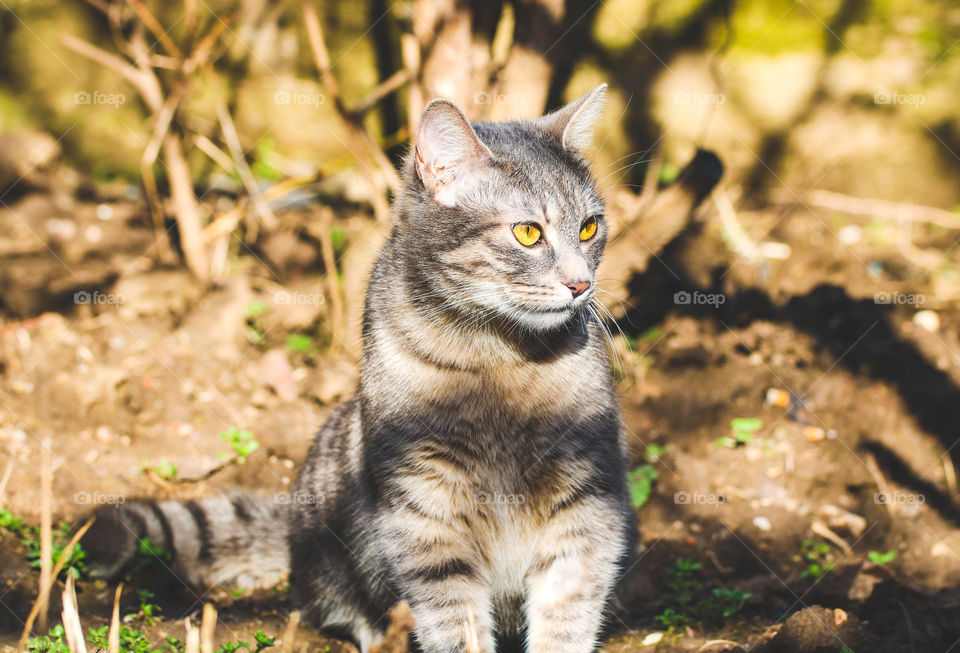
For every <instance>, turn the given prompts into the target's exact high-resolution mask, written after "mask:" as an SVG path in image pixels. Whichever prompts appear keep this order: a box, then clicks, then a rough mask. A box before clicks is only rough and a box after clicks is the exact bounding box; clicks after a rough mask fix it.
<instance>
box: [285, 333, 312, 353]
mask: <svg viewBox="0 0 960 653" xmlns="http://www.w3.org/2000/svg"><path fill="white" fill-rule="evenodd" d="M287 349H289V350H290V351H292V352H294V353H297V354H304V355H306V354H309V353H310V352H311V351H312V350H313V338H311V337H310V336H308V335H306V334H304V333H292V334H290V335H289V336H287Z"/></svg>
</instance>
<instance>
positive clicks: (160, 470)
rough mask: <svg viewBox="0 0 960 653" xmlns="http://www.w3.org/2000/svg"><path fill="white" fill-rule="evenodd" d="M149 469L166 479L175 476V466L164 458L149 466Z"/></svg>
mask: <svg viewBox="0 0 960 653" xmlns="http://www.w3.org/2000/svg"><path fill="white" fill-rule="evenodd" d="M150 471H152V472H153V473H154V474H156V475H157V476H158V477H160V478H162V479H165V480H168V481H169V480H172V479H175V478H176V477H177V466H176V465H175V464H174V463H172V462H170V461H169V460H167V459H166V458H164V459H163V460H161V461H160V462H159V463H157V464H156V465H154V466H153V467H151V468H150Z"/></svg>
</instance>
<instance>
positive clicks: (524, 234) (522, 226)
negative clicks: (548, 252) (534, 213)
mask: <svg viewBox="0 0 960 653" xmlns="http://www.w3.org/2000/svg"><path fill="white" fill-rule="evenodd" d="M513 235H514V236H516V238H517V240H518V241H520V244H521V245H523V246H525V247H533V246H534V245H536V244H537V243H539V242H540V240H541V239H542V238H543V231H542V230H541V229H540V226H539V225H536V224H534V223H532V222H518V223H517V224H515V225H513Z"/></svg>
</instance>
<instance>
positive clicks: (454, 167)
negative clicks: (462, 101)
mask: <svg viewBox="0 0 960 653" xmlns="http://www.w3.org/2000/svg"><path fill="white" fill-rule="evenodd" d="M413 156H414V163H415V165H416V169H417V177H419V178H420V181H421V182H422V183H423V185H424V187H425V188H426V189H427V190H428V191H429V192H430V194H431V195H432V196H433V198H434V199H435V200H436V201H438V202H440V203H441V204H443V205H445V206H455V205H456V204H457V199H458V198H459V197H461V196H462V195H463V194H464V193H465V192H466V191H467V190H468V189H469V188H470V187H471V186H472V185H473V184H475V183H476V181H478V180H479V179H480V178H481V177H482V175H483V174H484V169H485V168H486V166H487V164H488V163H489V162H490V160H491V159H492V158H493V155H492V153H491V152H490V148H488V147H487V146H486V145H484V144H483V143H482V142H480V139H479V138H478V137H477V133H476V132H475V131H473V127H471V126H470V121H469V120H467V117H466V116H465V115H463V112H461V111H460V109H458V108H457V105H455V104H453V103H452V102H450V101H449V100H442V99H441V100H433V101H432V102H431V103H430V104H428V105H427V107H426V108H425V109H424V110H423V115H421V116H420V126H419V127H417V139H416V142H415V144H414V153H413Z"/></svg>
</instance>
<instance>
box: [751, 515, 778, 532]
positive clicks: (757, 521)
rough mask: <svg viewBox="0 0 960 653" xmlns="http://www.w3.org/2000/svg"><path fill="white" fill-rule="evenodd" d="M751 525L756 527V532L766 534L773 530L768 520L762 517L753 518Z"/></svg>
mask: <svg viewBox="0 0 960 653" xmlns="http://www.w3.org/2000/svg"><path fill="white" fill-rule="evenodd" d="M753 525H754V526H756V527H757V529H758V530H761V531H763V532H767V531H769V530H770V529H771V528H773V524H771V523H770V520H769V519H767V518H766V517H763V516H760V517H754V518H753Z"/></svg>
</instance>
